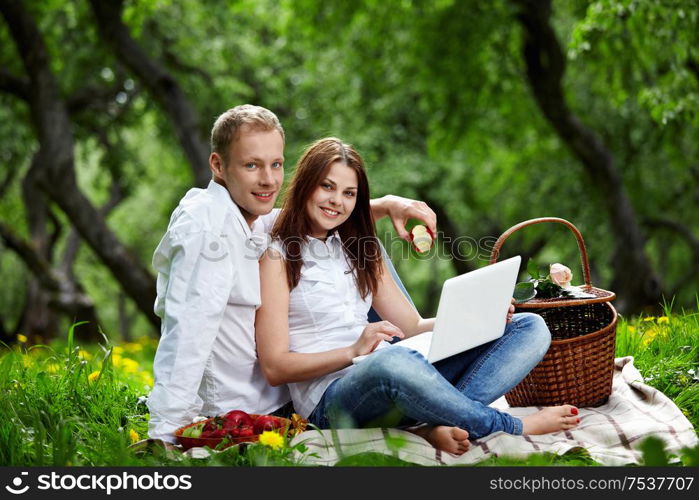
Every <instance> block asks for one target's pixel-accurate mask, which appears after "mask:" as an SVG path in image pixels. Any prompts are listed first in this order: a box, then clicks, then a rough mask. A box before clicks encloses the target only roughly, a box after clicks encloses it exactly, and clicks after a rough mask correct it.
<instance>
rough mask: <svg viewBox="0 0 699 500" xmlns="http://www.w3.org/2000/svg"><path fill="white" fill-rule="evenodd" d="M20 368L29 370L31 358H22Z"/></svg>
mask: <svg viewBox="0 0 699 500" xmlns="http://www.w3.org/2000/svg"><path fill="white" fill-rule="evenodd" d="M22 366H24V367H25V368H29V367H30V366H32V358H30V357H29V356H22Z"/></svg>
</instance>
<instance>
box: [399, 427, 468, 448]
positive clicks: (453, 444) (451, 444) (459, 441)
mask: <svg viewBox="0 0 699 500" xmlns="http://www.w3.org/2000/svg"><path fill="white" fill-rule="evenodd" d="M413 432H414V433H415V434H417V435H418V436H421V437H423V438H425V440H427V442H428V443H430V444H431V445H432V446H434V447H435V448H437V449H438V450H442V451H446V452H447V453H452V454H454V455H462V454H463V453H464V452H466V451H468V448H469V446H471V443H470V442H469V440H468V431H465V430H464V429H461V428H459V427H448V426H446V425H436V426H424V427H420V428H417V429H415V430H414V431H413Z"/></svg>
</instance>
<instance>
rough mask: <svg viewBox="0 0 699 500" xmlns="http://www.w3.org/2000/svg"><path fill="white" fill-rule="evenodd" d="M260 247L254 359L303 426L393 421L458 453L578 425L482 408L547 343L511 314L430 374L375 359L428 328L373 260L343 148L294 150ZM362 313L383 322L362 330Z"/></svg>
mask: <svg viewBox="0 0 699 500" xmlns="http://www.w3.org/2000/svg"><path fill="white" fill-rule="evenodd" d="M272 238H273V242H272V244H271V245H270V248H269V249H268V250H267V252H266V253H265V255H264V256H263V258H262V259H261V261H260V280H261V282H260V285H261V293H262V306H261V307H260V308H259V310H258V312H257V318H256V323H255V329H256V341H257V351H258V356H259V359H260V363H261V366H262V370H263V372H264V374H265V377H266V378H267V380H268V381H269V383H270V384H271V385H280V384H285V383H286V384H289V389H290V391H291V396H292V399H293V402H294V407H295V409H296V411H298V412H299V413H300V414H301V415H302V416H303V417H305V418H308V419H309V420H310V422H311V423H313V424H315V425H317V426H319V427H321V428H327V427H330V426H331V425H333V426H347V425H354V426H360V427H361V426H367V425H376V424H377V423H381V424H385V422H386V421H385V418H386V416H387V415H396V414H397V415H399V416H400V419H399V420H400V421H399V422H394V423H400V424H401V425H412V424H417V423H420V422H422V423H427V424H428V426H426V427H422V428H419V429H418V430H417V432H418V433H419V434H420V435H422V436H423V437H425V438H426V439H427V440H428V441H429V442H430V443H432V444H433V445H434V446H435V447H437V448H440V449H442V450H445V451H448V452H451V453H455V454H461V453H463V452H464V451H466V450H467V449H468V445H469V441H468V438H469V437H471V438H477V437H481V436H485V435H487V434H490V433H493V432H496V431H505V432H508V433H511V434H522V433H526V434H543V433H547V432H555V431H559V430H564V429H570V428H572V427H574V426H575V425H577V423H578V422H579V419H578V417H576V415H577V409H576V408H574V407H572V406H569V405H563V406H556V407H550V408H545V409H543V410H541V411H539V412H538V413H536V414H534V415H531V416H527V417H524V418H522V419H519V418H516V417H513V416H511V415H509V414H508V413H505V412H500V411H498V410H496V409H494V408H490V407H489V406H488V404H490V403H491V402H493V401H494V400H496V399H497V398H499V397H500V396H502V394H504V393H505V392H507V391H508V390H509V389H511V388H512V387H514V385H516V384H517V383H518V382H519V381H520V380H521V379H522V378H523V377H524V376H525V375H526V374H527V373H528V372H529V371H530V370H531V369H532V368H533V367H534V366H535V365H536V364H537V363H538V362H539V361H540V360H541V359H542V357H543V355H544V354H545V352H546V349H547V348H548V345H549V343H550V334H549V331H548V329H547V328H546V325H545V323H544V322H543V320H542V319H541V318H540V317H539V316H537V315H534V314H516V315H514V316H513V317H512V321H511V322H508V325H507V328H506V330H505V334H504V335H503V336H502V337H501V338H499V339H497V340H495V341H492V342H489V343H487V344H484V345H482V346H479V347H477V348H474V349H471V350H469V351H466V352H464V353H461V354H458V355H456V356H452V357H450V358H448V359H445V360H442V361H440V362H438V363H435V364H434V365H432V364H430V363H428V362H427V360H425V358H424V357H422V356H421V355H420V354H418V353H417V352H415V351H413V350H410V349H406V348H399V347H392V348H388V349H380V350H376V347H377V346H378V345H379V344H380V343H382V342H385V341H389V340H391V339H392V338H393V337H399V338H407V337H411V336H413V335H417V334H419V333H422V332H426V331H430V330H432V327H433V325H434V318H430V319H424V318H422V317H421V316H420V315H419V313H418V312H417V311H416V310H415V308H414V307H413V306H412V305H411V304H410V302H409V301H408V300H407V298H406V297H405V296H404V295H403V294H402V292H401V291H400V290H399V288H398V286H397V285H396V283H395V281H394V280H393V279H392V277H391V275H390V273H389V271H388V270H387V267H386V264H385V262H384V261H383V259H382V258H381V250H380V246H379V243H378V240H377V238H376V235H375V232H374V226H373V223H372V219H371V213H370V209H369V185H368V181H367V177H366V173H365V170H364V165H363V162H362V159H361V157H360V156H359V154H357V152H356V151H355V150H354V149H353V148H352V147H351V146H349V145H347V144H345V143H343V142H342V141H340V140H338V139H335V138H326V139H321V140H319V141H317V142H315V143H314V144H313V145H311V146H310V147H309V148H308V149H307V150H306V152H305V153H304V154H303V156H302V158H301V160H300V161H299V164H298V166H297V168H296V172H295V175H294V178H293V180H292V181H291V184H290V186H289V189H288V191H287V194H286V198H285V202H284V205H283V208H282V211H281V214H280V215H279V218H278V219H277V221H276V223H275V225H274V228H273V230H272ZM372 306H373V307H374V309H375V310H376V311H377V312H378V314H379V315H380V316H381V318H383V319H384V321H380V322H378V323H371V324H367V312H368V310H369V308H370V307H372ZM508 319H509V318H508ZM369 353H371V356H369V357H368V358H367V359H366V360H364V361H363V362H361V363H359V364H357V365H353V364H352V359H353V358H354V357H356V356H359V355H363V354H369ZM382 419H384V420H382Z"/></svg>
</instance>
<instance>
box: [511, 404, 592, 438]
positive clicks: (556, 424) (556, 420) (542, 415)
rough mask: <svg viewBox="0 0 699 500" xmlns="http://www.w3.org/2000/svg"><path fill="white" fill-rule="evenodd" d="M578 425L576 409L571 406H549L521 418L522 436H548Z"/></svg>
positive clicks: (578, 418)
mask: <svg viewBox="0 0 699 500" xmlns="http://www.w3.org/2000/svg"><path fill="white" fill-rule="evenodd" d="M579 423H580V417H578V409H577V408H576V407H575V406H571V405H562V406H549V407H547V408H544V409H543V410H540V411H538V412H536V413H534V414H533V415H528V416H526V417H522V424H523V428H522V434H548V433H549V432H558V431H565V430H568V429H572V428H573V427H575V426H576V425H578V424H579Z"/></svg>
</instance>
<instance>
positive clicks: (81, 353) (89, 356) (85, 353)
mask: <svg viewBox="0 0 699 500" xmlns="http://www.w3.org/2000/svg"><path fill="white" fill-rule="evenodd" d="M78 356H80V357H81V358H82V359H84V360H86V361H89V360H91V359H92V354H90V353H89V352H88V351H86V350H85V349H80V350H79V351H78Z"/></svg>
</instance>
